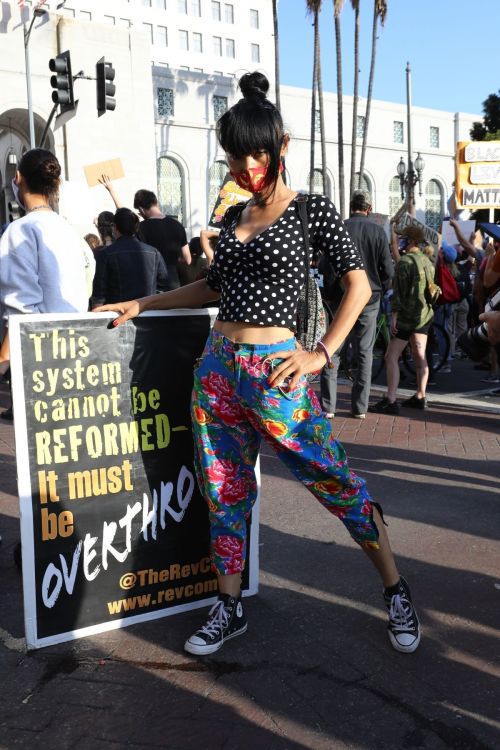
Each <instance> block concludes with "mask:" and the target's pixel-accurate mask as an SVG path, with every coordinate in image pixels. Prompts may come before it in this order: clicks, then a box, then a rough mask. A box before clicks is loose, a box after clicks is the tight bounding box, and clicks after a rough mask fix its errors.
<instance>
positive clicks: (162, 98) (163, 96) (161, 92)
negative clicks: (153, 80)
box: [157, 88, 174, 117]
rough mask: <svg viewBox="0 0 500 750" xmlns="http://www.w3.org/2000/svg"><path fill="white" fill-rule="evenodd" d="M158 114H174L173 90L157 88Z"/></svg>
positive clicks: (169, 115)
mask: <svg viewBox="0 0 500 750" xmlns="http://www.w3.org/2000/svg"><path fill="white" fill-rule="evenodd" d="M157 96H158V99H157V102H158V115H159V116H160V117H173V116H174V90H173V89H161V88H158V94H157Z"/></svg>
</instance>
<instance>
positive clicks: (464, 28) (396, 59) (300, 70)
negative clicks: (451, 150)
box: [278, 0, 500, 114]
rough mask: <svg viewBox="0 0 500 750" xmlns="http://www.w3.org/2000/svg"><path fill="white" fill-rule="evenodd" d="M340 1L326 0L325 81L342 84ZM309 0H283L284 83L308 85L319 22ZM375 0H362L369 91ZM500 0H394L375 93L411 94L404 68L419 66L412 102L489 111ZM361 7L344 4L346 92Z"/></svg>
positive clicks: (496, 84)
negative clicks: (337, 28)
mask: <svg viewBox="0 0 500 750" xmlns="http://www.w3.org/2000/svg"><path fill="white" fill-rule="evenodd" d="M332 7H333V2H332V0H323V10H322V12H321V47H322V49H321V60H322V75H323V87H324V89H325V91H336V67H335V37H334V27H333V11H332ZM305 8H306V2H305V0H279V5H278V11H279V24H280V32H279V33H280V68H281V70H280V77H281V83H282V84H287V85H290V86H302V87H305V88H309V87H310V86H311V78H312V48H313V47H312V45H313V29H312V26H311V22H310V20H309V18H308V17H307V16H306V12H305ZM372 8H373V0H361V45H360V48H361V60H360V68H361V73H360V91H359V93H360V96H366V91H367V84H368V73H369V68H370V53H371V27H372ZM494 29H497V30H498V29H500V0H474V2H468V1H467V0H388V14H387V18H386V22H385V26H384V28H382V29H379V38H378V42H377V50H378V51H377V66H376V71H375V84H374V98H376V99H383V100H386V101H391V102H399V103H404V102H405V101H406V83H405V68H406V62H407V60H409V61H410V65H411V69H412V94H413V104H415V105H417V106H420V107H431V108H434V109H444V110H447V111H450V112H467V113H472V114H481V113H482V102H483V101H484V100H485V99H486V97H487V96H488V94H491V93H498V90H499V89H500V51H499V46H498V44H497V39H496V37H495V34H494V33H493V30H494ZM353 49H354V13H353V10H352V7H351V2H350V0H346V2H345V6H344V10H343V11H342V54H343V79H344V83H343V87H344V93H346V94H352V90H353V67H354V61H353Z"/></svg>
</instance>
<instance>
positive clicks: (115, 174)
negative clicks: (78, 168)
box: [83, 159, 125, 187]
mask: <svg viewBox="0 0 500 750" xmlns="http://www.w3.org/2000/svg"><path fill="white" fill-rule="evenodd" d="M83 171H84V172H85V178H86V180H87V185H88V186H89V187H95V185H98V184H99V179H100V178H101V177H102V175H103V174H105V175H107V176H108V177H109V179H110V180H119V179H120V178H121V177H124V176H125V172H124V171H123V165H122V162H121V159H108V160H106V161H100V162H97V163H96V164H88V165H87V166H86V167H84V168H83Z"/></svg>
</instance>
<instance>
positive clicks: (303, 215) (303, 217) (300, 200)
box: [294, 193, 311, 314]
mask: <svg viewBox="0 0 500 750" xmlns="http://www.w3.org/2000/svg"><path fill="white" fill-rule="evenodd" d="M294 200H295V205H296V206H297V211H298V212H299V217H300V223H301V225H302V236H303V238H304V250H305V256H306V263H305V267H306V270H305V274H304V284H305V286H306V312H307V314H308V313H309V283H308V282H309V276H310V271H309V269H310V266H311V252H310V243H309V218H308V215H307V202H308V200H309V195H308V194H307V193H297V195H296V196H295V198H294Z"/></svg>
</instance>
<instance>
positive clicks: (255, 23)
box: [250, 9, 259, 29]
mask: <svg viewBox="0 0 500 750" xmlns="http://www.w3.org/2000/svg"><path fill="white" fill-rule="evenodd" d="M250 28H251V29H258V28H259V11H258V10H253V9H252V10H250Z"/></svg>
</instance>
